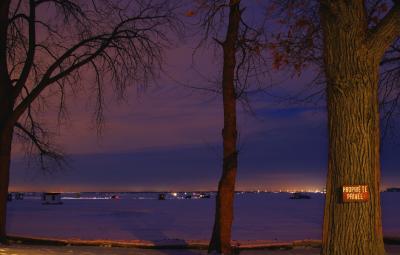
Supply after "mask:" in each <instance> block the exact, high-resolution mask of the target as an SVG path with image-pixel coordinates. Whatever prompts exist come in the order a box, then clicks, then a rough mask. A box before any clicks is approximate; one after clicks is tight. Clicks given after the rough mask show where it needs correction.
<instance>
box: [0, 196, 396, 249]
mask: <svg viewBox="0 0 400 255" xmlns="http://www.w3.org/2000/svg"><path fill="white" fill-rule="evenodd" d="M135 196H136V197H135ZM135 196H134V195H129V194H121V196H120V197H121V199H63V202H64V204H62V205H42V204H41V201H40V200H38V199H36V198H33V199H30V198H29V197H26V198H25V200H15V201H12V202H10V203H9V204H8V225H7V229H8V233H9V235H13V236H27V237H38V238H57V239H69V240H70V239H77V240H105V241H107V240H114V241H115V240H117V241H124V240H127V241H129V242H132V241H133V240H142V241H140V242H142V243H149V244H153V245H154V244H156V245H157V244H168V243H171V242H172V243H175V244H185V243H196V242H198V243H201V244H203V245H206V244H207V240H209V238H210V236H211V229H212V224H213V219H214V202H215V200H214V199H213V198H211V199H170V198H171V197H170V196H167V200H164V201H159V200H157V199H156V198H157V194H152V195H148V197H144V199H143V197H141V198H142V199H139V197H137V195H135ZM289 196H290V194H287V193H278V194H274V193H259V194H257V193H255V194H253V193H245V194H237V195H236V200H235V220H234V226H233V239H234V240H236V241H235V243H236V244H237V243H240V244H241V245H246V243H256V242H257V240H263V242H265V241H266V240H272V241H275V242H287V241H292V240H303V239H321V224H322V214H323V203H324V196H323V195H322V194H312V195H311V196H312V199H308V200H291V199H289ZM70 198H72V197H70ZM88 198H93V196H92V197H88ZM103 198H104V197H103ZM150 198H152V199H150ZM382 208H383V230H384V234H385V235H386V236H397V237H400V221H399V220H398V215H400V193H382ZM196 240H198V241H196ZM143 241H144V242H143ZM4 249H17V250H18V249H24V246H21V247H19V246H16V247H13V248H4ZM36 249H37V254H64V253H65V254H71V253H68V249H75V250H76V249H82V252H83V253H79V252H81V250H78V251H77V252H78V253H76V254H88V255H90V254H118V255H119V254H125V253H124V251H125V250H124V249H123V248H120V249H117V248H109V249H112V252H113V253H110V251H111V250H108V252H109V253H107V252H106V251H107V248H104V247H97V248H89V247H81V248H76V247H72V246H71V247H57V248H51V249H60V250H59V251H57V252H58V253H57V252H56V253H51V252H50V251H49V252H50V253H40V249H42V248H36ZM43 249H46V247H45V248H43ZM51 249H50V250H51ZM63 249H64V250H63ZM85 249H89V250H90V251H88V252H86V251H85ZM93 249H95V251H93ZM96 249H98V250H96ZM393 249H398V247H395V248H393ZM103 250H105V251H104V252H105V253H102V252H103ZM303 250H304V249H303V248H296V249H295V250H292V251H295V252H297V253H291V252H290V251H286V253H285V252H283V251H278V252H277V253H276V254H282V255H286V254H314V253H313V252H314V250H317V251H318V249H310V250H307V251H306V252H307V253H301V252H303ZM135 251H136V250H135ZM137 251H138V252H137V253H135V254H142V253H140V252H141V250H137ZM143 251H144V252H146V253H145V254H151V255H153V254H154V255H159V254H160V255H161V254H174V255H175V254H188V255H190V254H205V253H204V252H203V251H193V252H192V251H191V253H187V252H188V250H185V252H183V253H179V251H177V252H178V253H176V252H175V251H173V252H171V253H169V252H166V251H163V250H160V251H157V250H156V251H151V252H153V253H151V252H150V251H147V250H143ZM10 252H11V253H2V252H1V250H0V255H1V254H12V253H13V251H10ZM32 252H33V253H24V252H23V253H18V252H14V253H15V254H36V253H34V251H32ZM63 252H64V253H63ZM91 252H92V253H91ZM119 252H121V253H119ZM149 252H150V253H149ZM157 252H158V253H157ZM249 252H250V251H249ZM279 252H281V253H279ZM399 253H400V251H399V250H396V253H393V254H399ZM72 254H75V253H72ZM143 254H144V253H143ZM241 254H258V253H257V251H252V253H241ZM259 254H264V253H259ZM315 254H318V252H316V253H315Z"/></svg>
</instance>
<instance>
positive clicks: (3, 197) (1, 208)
mask: <svg viewBox="0 0 400 255" xmlns="http://www.w3.org/2000/svg"><path fill="white" fill-rule="evenodd" d="M12 130H13V129H12V128H9V127H4V126H3V125H0V243H5V242H7V238H6V219H7V196H8V185H9V176H10V160H11V143H12V135H13V134H12V133H13V132H12Z"/></svg>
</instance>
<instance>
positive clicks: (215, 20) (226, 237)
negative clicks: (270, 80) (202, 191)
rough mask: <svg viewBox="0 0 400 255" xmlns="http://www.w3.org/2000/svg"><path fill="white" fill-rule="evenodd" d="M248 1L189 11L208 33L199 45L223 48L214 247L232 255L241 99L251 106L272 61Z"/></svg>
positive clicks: (200, 4) (219, 1)
mask: <svg viewBox="0 0 400 255" xmlns="http://www.w3.org/2000/svg"><path fill="white" fill-rule="evenodd" d="M244 5H245V4H243V3H242V2H241V1H240V0H230V1H227V0H214V1H197V5H196V6H195V8H194V10H195V11H191V12H188V15H189V16H192V15H196V14H199V15H198V16H199V23H198V25H199V26H200V27H201V28H202V31H203V35H204V36H203V37H202V40H201V42H200V44H199V47H200V46H203V45H204V44H207V45H208V44H212V45H213V46H215V47H216V50H217V52H218V51H219V50H222V56H221V59H222V60H223V63H222V80H221V81H220V82H221V85H220V88H217V89H215V88H213V89H211V90H212V91H216V92H218V93H221V94H222V101H223V112H224V126H223V129H222V142H223V160H222V176H221V178H220V181H219V184H218V194H217V198H216V208H215V221H214V227H213V232H212V237H211V241H210V244H209V249H208V251H209V252H213V251H217V252H219V253H223V254H232V247H231V233H232V223H233V216H234V214H233V202H234V195H235V183H236V172H237V166H238V153H239V152H238V148H237V140H238V131H237V102H243V103H244V105H247V101H248V97H247V93H248V92H249V90H250V88H251V87H253V89H255V90H257V89H260V88H261V82H260V80H258V79H259V78H261V77H263V76H265V75H266V72H265V70H266V66H267V60H266V55H265V54H264V49H265V36H264V35H265V34H264V23H263V22H259V24H253V23H247V22H246V18H245V16H244V11H245V8H244ZM221 38H223V39H221ZM217 55H218V54H217ZM218 56H220V55H218ZM254 87H255V88H254Z"/></svg>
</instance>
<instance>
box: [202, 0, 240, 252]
mask: <svg viewBox="0 0 400 255" xmlns="http://www.w3.org/2000/svg"><path fill="white" fill-rule="evenodd" d="M239 5H240V1H237V0H236V1H235V0H231V1H230V13H229V23H228V31H227V34H226V39H225V41H224V42H223V43H222V47H223V54H224V64H223V77H222V89H223V92H222V93H223V107H224V128H223V130H222V138H223V166H222V176H221V179H220V181H219V185H218V194H217V198H216V208H215V221H214V228H213V233H212V237H211V241H210V245H209V249H208V251H209V252H212V251H217V252H219V253H222V254H226V255H227V254H231V253H232V250H231V233H232V223H233V200H234V196H235V182H236V171H237V156H238V155H237V148H236V142H237V130H236V93H235V83H234V79H235V67H236V43H237V40H238V31H239V22H240V15H241V11H240V7H239Z"/></svg>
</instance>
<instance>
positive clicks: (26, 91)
mask: <svg viewBox="0 0 400 255" xmlns="http://www.w3.org/2000/svg"><path fill="white" fill-rule="evenodd" d="M176 8H177V5H176V3H174V2H173V1H167V0H148V1H145V0H134V1H118V0H115V1H113V0H101V1H78V0H29V1H25V0H2V1H1V2H0V240H1V241H2V242H5V241H6V207H7V206H6V204H7V193H8V185H9V173H10V158H11V147H12V143H13V134H15V133H17V134H19V136H22V137H24V138H26V139H28V140H30V141H31V142H32V143H33V145H34V146H35V147H36V149H37V151H38V152H39V154H40V156H41V159H42V160H44V159H45V157H46V156H50V157H52V158H55V159H60V158H61V157H62V155H61V154H60V153H58V152H55V151H54V150H52V148H51V146H50V144H49V141H48V140H46V139H43V138H45V137H44V135H45V134H46V132H45V130H44V129H43V128H42V127H41V126H40V125H39V123H38V122H37V121H36V120H35V112H37V111H35V107H36V108H38V107H39V108H40V107H43V106H44V107H47V105H46V104H44V102H45V101H44V100H45V99H46V97H47V96H49V94H51V95H52V96H53V97H54V96H56V97H57V98H58V99H57V100H58V101H57V102H58V106H57V107H59V111H60V113H62V112H63V111H64V110H65V98H66V95H67V90H69V89H70V90H72V91H75V92H76V93H79V90H81V89H83V88H84V87H90V88H91V89H92V90H93V91H94V92H95V98H96V112H97V116H98V118H99V119H100V118H101V112H102V106H103V97H104V95H103V87H104V85H106V84H113V85H114V89H115V91H116V92H117V93H119V94H121V95H122V94H123V91H124V90H125V88H126V87H127V86H129V85H135V84H137V85H146V83H147V82H148V81H149V80H150V79H152V78H154V77H155V76H156V75H157V70H159V69H160V68H161V64H162V55H163V54H162V53H163V49H164V47H165V46H167V45H168V44H169V43H170V40H169V36H170V35H172V33H174V32H178V31H179V29H180V27H181V24H180V22H179V19H178V17H177V16H176V15H177V13H176V12H175V10H176ZM87 76H93V79H90V78H88V77H87ZM88 80H91V81H92V82H91V83H89V82H87V81H88ZM53 100H54V99H53ZM42 162H43V163H44V161H42Z"/></svg>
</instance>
